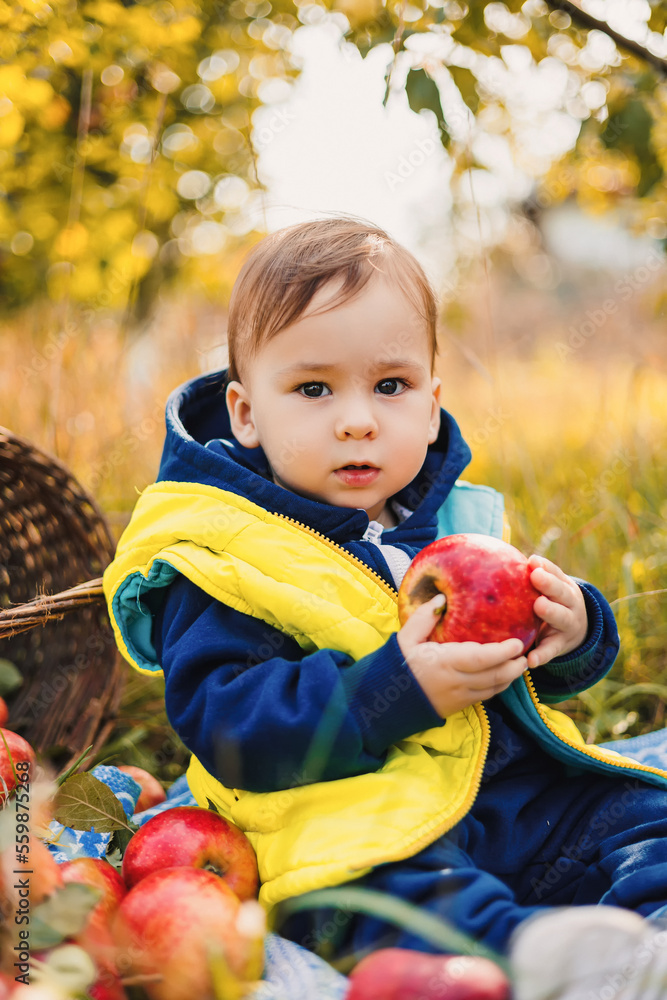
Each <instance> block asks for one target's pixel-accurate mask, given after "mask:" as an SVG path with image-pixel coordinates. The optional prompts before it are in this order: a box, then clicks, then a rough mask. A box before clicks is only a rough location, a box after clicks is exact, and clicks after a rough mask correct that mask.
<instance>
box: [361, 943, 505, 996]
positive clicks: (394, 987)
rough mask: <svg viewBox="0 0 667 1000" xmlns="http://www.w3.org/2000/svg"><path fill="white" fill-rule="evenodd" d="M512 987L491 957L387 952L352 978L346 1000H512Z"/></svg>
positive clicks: (373, 957)
mask: <svg viewBox="0 0 667 1000" xmlns="http://www.w3.org/2000/svg"><path fill="white" fill-rule="evenodd" d="M510 995H511V990H510V983H509V980H508V978H507V976H506V975H505V973H504V972H503V971H502V969H500V968H499V966H497V965H495V964H494V963H493V962H491V961H489V959H488V958H480V957H479V956H470V955H428V954H424V953H423V952H419V951H410V950H409V949H407V948H382V949H380V951H375V952H373V954H372V955H367V956H366V958H364V959H362V960H361V962H359V964H358V965H357V966H356V968H355V969H354V971H353V972H352V975H351V976H350V987H349V990H348V992H347V993H346V995H345V1000H509V997H510Z"/></svg>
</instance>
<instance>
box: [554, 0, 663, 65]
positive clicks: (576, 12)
mask: <svg viewBox="0 0 667 1000" xmlns="http://www.w3.org/2000/svg"><path fill="white" fill-rule="evenodd" d="M546 3H547V5H548V6H549V7H551V8H552V9H553V10H562V11H564V12H565V13H566V14H569V15H570V17H571V18H572V20H573V21H574V22H575V23H576V24H578V25H580V26H581V27H582V28H587V29H589V30H590V29H592V28H596V29H597V30H598V31H603V32H604V33H605V35H608V36H609V38H612V39H613V40H614V41H615V42H616V44H617V45H618V47H619V48H621V49H626V50H627V51H628V52H632V54H633V55H635V56H639V58H640V59H643V60H644V61H645V62H647V63H650V64H651V66H655V68H656V69H658V70H660V72H661V73H663V74H664V75H665V76H667V59H662V58H661V57H660V56H656V55H655V54H654V53H653V52H650V51H649V49H647V48H645V47H644V46H643V45H640V44H639V42H635V41H634V40H633V39H632V38H626V36H625V35H622V34H621V33H620V32H619V31H616V30H615V29H614V28H611V27H610V26H609V25H608V24H607V22H606V21H600V20H598V18H597V17H593V15H592V14H588V13H587V12H586V11H585V10H582V9H581V7H580V6H579V5H578V4H576V3H573V2H572V0H546Z"/></svg>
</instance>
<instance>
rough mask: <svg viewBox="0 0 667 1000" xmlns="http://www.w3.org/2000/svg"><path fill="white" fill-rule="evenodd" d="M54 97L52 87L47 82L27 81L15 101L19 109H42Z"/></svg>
mask: <svg viewBox="0 0 667 1000" xmlns="http://www.w3.org/2000/svg"><path fill="white" fill-rule="evenodd" d="M53 96H54V93H53V87H52V86H51V84H50V83H49V82H48V80H35V79H31V78H29V79H27V80H25V81H24V83H23V89H22V91H21V94H20V95H19V97H18V99H17V103H18V105H19V107H21V108H25V109H27V110H31V109H36V108H43V107H44V106H45V105H46V104H48V103H49V101H50V100H51V98H52V97H53Z"/></svg>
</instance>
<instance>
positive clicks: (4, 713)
mask: <svg viewBox="0 0 667 1000" xmlns="http://www.w3.org/2000/svg"><path fill="white" fill-rule="evenodd" d="M8 718H9V709H8V708H7V702H6V701H5V699H4V698H0V726H4V725H5V723H6V722H7V719H8Z"/></svg>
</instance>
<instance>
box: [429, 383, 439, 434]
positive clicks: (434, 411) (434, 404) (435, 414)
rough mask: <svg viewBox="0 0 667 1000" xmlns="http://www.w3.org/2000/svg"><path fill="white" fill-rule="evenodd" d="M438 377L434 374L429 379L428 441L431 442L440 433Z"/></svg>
mask: <svg viewBox="0 0 667 1000" xmlns="http://www.w3.org/2000/svg"><path fill="white" fill-rule="evenodd" d="M440 385H441V383H440V379H439V378H436V377H435V376H434V377H433V378H432V380H431V392H432V393H433V396H432V399H431V422H430V424H429V433H428V443H429V444H433V442H434V441H435V440H436V439H437V437H438V434H439V433H440Z"/></svg>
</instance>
